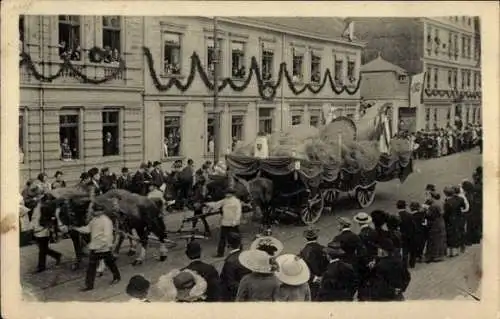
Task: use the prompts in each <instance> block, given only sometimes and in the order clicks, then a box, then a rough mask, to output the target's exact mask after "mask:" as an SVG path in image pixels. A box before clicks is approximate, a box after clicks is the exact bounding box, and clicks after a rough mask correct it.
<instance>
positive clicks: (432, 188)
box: [425, 184, 436, 192]
mask: <svg viewBox="0 0 500 319" xmlns="http://www.w3.org/2000/svg"><path fill="white" fill-rule="evenodd" d="M425 190H426V191H429V192H435V191H436V185H434V184H427V186H425Z"/></svg>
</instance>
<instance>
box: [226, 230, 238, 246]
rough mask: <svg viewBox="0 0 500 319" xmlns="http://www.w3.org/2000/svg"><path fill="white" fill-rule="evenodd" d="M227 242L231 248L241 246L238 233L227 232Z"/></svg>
mask: <svg viewBox="0 0 500 319" xmlns="http://www.w3.org/2000/svg"><path fill="white" fill-rule="evenodd" d="M227 244H228V245H229V247H231V248H233V249H236V248H239V247H241V235H240V233H237V232H230V233H229V234H227Z"/></svg>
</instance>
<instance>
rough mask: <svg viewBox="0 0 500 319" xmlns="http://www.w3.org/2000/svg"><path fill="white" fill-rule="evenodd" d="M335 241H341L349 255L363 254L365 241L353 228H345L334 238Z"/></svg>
mask: <svg viewBox="0 0 500 319" xmlns="http://www.w3.org/2000/svg"><path fill="white" fill-rule="evenodd" d="M333 241H337V242H339V243H340V245H341V247H342V249H343V250H344V251H345V252H346V254H347V255H349V256H355V255H361V254H363V253H364V252H363V250H364V247H363V242H362V241H361V238H360V236H358V235H356V234H355V233H354V232H352V231H351V230H343V231H341V232H340V234H338V235H337V236H335V237H334V238H333Z"/></svg>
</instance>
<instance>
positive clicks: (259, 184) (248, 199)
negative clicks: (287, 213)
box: [205, 172, 274, 230]
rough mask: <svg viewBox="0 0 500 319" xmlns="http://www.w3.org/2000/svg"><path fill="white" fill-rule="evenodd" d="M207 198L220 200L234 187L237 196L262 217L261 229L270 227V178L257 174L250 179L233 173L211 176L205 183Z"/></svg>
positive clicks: (271, 188)
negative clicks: (228, 189)
mask: <svg viewBox="0 0 500 319" xmlns="http://www.w3.org/2000/svg"><path fill="white" fill-rule="evenodd" d="M205 186H206V188H207V200H210V201H218V200H221V199H223V198H224V196H225V192H226V190H227V188H228V187H230V186H231V187H232V188H233V189H234V192H235V196H236V197H237V198H239V199H240V200H241V201H242V202H244V203H246V204H249V205H250V206H251V208H252V209H253V210H254V212H255V215H256V217H257V218H258V217H259V216H260V217H261V220H260V221H261V230H262V229H263V228H266V227H267V228H270V226H271V224H272V216H271V213H272V207H271V202H272V198H273V192H274V189H273V182H272V181H271V180H270V179H267V178H263V177H260V176H257V177H255V178H253V179H251V180H249V181H246V180H244V179H243V178H240V177H237V176H236V175H234V174H232V173H230V172H229V173H227V174H226V175H212V176H209V178H208V180H207V181H206V184H205Z"/></svg>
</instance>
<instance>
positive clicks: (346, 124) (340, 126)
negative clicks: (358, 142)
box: [319, 117, 356, 143]
mask: <svg viewBox="0 0 500 319" xmlns="http://www.w3.org/2000/svg"><path fill="white" fill-rule="evenodd" d="M319 136H320V138H321V140H323V141H324V142H326V143H332V142H333V143H338V141H339V136H342V139H341V140H342V143H346V142H350V141H353V140H354V139H355V137H356V126H355V125H354V123H353V122H352V121H350V120H349V119H347V118H344V117H340V118H337V119H335V120H333V121H332V122H331V123H330V124H328V125H326V126H323V127H322V128H321V130H320V132H319Z"/></svg>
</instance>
